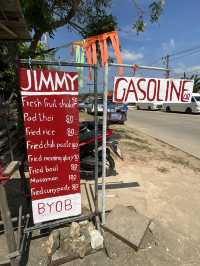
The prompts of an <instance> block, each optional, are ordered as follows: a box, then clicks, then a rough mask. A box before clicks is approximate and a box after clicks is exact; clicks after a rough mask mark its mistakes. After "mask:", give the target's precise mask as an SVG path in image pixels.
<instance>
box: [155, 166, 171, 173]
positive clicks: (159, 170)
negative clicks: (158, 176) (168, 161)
mask: <svg viewBox="0 0 200 266" xmlns="http://www.w3.org/2000/svg"><path fill="white" fill-rule="evenodd" d="M157 170H158V172H160V173H163V174H166V173H168V172H169V170H168V169H167V168H165V167H157Z"/></svg>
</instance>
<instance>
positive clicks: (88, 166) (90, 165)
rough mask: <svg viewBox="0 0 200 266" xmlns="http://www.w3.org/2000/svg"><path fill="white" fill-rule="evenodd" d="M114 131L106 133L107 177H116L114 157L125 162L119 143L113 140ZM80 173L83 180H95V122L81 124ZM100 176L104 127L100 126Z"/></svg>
mask: <svg viewBox="0 0 200 266" xmlns="http://www.w3.org/2000/svg"><path fill="white" fill-rule="evenodd" d="M112 136H113V131H112V129H109V128H108V129H107V131H106V176H110V175H116V173H117V172H116V169H115V161H114V159H113V157H114V155H116V156H117V157H118V158H120V159H121V160H123V156H122V154H121V151H120V149H119V145H118V141H116V140H114V139H113V137H112ZM79 137H80V144H79V146H80V172H81V177H82V178H94V171H95V125H94V122H91V121H85V122H81V123H80V130H79ZM97 139H98V176H99V177H100V176H101V174H102V139H103V136H102V125H101V124H100V125H98V137H97Z"/></svg>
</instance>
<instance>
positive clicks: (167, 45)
mask: <svg viewBox="0 0 200 266" xmlns="http://www.w3.org/2000/svg"><path fill="white" fill-rule="evenodd" d="M174 48H175V41H174V39H173V38H171V39H170V40H169V41H168V42H163V43H162V49H163V52H164V53H165V54H167V53H170V52H171V51H172V50H174Z"/></svg>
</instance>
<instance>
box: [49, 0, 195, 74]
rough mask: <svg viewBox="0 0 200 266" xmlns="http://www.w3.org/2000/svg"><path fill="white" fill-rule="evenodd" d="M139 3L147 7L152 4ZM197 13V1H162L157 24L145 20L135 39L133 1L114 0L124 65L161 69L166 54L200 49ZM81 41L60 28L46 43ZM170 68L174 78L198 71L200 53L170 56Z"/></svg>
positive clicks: (144, 0)
mask: <svg viewBox="0 0 200 266" xmlns="http://www.w3.org/2000/svg"><path fill="white" fill-rule="evenodd" d="M138 2H140V3H141V5H142V6H144V8H146V7H147V6H148V4H149V3H150V2H151V1H150V0H138ZM199 12H200V1H198V0H190V1H188V0H174V1H173V0H165V9H164V13H163V15H162V16H161V18H160V20H159V23H157V24H153V25H152V24H150V22H148V21H147V24H146V29H145V32H144V33H140V34H139V36H137V34H136V33H135V32H134V30H133V29H132V25H133V23H134V20H135V18H136V10H135V7H134V5H133V1H132V0H124V1H122V0H113V4H112V13H113V15H115V16H116V18H117V21H118V27H119V31H118V33H119V38H120V43H121V48H122V57H123V63H129V64H143V65H152V64H154V65H159V66H160V65H162V63H161V57H163V56H165V55H166V54H167V53H169V54H171V53H176V52H179V51H181V50H184V49H189V48H193V47H195V46H198V45H199V46H200V21H199ZM80 38H81V37H80V36H79V35H78V34H76V33H73V32H69V31H68V30H67V28H66V27H63V28H60V29H59V30H57V32H56V33H55V37H54V39H50V40H49V46H50V47H55V46H60V45H62V44H66V43H69V42H71V41H74V40H79V39H80ZM59 55H60V57H61V58H63V59H68V60H69V61H71V60H72V58H70V53H69V49H66V48H65V49H62V50H60V51H59ZM170 66H171V68H172V69H173V72H172V75H173V76H177V75H181V74H182V73H183V71H187V72H190V71H195V72H197V71H198V72H200V52H199V54H198V53H197V54H195V55H192V56H185V57H180V58H179V59H178V58H177V59H175V58H173V57H172V58H171V59H170Z"/></svg>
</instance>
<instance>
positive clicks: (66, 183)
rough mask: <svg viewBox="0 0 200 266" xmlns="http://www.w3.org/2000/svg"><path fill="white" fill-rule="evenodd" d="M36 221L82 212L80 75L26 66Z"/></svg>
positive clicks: (22, 81) (29, 153)
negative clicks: (27, 67)
mask: <svg viewBox="0 0 200 266" xmlns="http://www.w3.org/2000/svg"><path fill="white" fill-rule="evenodd" d="M19 77H20V87H21V96H22V106H23V117H24V127H25V135H26V146H27V157H28V166H29V175H30V186H31V197H32V209H33V219H34V222H35V223H39V222H44V221H50V220H54V219H59V218H64V217H69V216H75V215H79V214H80V213H81V195H80V159H79V109H78V74H77V73H75V72H62V71H49V70H40V69H38V70H33V69H24V68H20V70H19Z"/></svg>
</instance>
